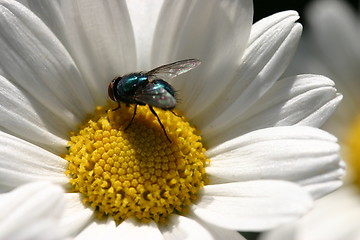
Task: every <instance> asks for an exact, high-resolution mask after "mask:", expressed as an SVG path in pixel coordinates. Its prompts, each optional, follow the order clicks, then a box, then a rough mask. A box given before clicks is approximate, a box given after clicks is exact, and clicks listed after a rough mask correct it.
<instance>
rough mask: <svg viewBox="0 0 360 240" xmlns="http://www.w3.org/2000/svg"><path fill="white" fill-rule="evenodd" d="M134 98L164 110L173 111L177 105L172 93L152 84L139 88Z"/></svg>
mask: <svg viewBox="0 0 360 240" xmlns="http://www.w3.org/2000/svg"><path fill="white" fill-rule="evenodd" d="M133 98H134V99H135V100H136V101H137V102H141V103H144V104H148V105H150V106H153V107H158V108H162V109H173V108H174V107H175V105H176V99H175V97H174V96H173V95H172V94H171V93H170V92H168V91H167V90H166V89H165V88H163V87H161V86H160V85H157V84H154V83H151V82H150V83H148V84H147V85H145V86H143V87H140V88H138V89H137V90H136V92H135V94H134V96H133Z"/></svg>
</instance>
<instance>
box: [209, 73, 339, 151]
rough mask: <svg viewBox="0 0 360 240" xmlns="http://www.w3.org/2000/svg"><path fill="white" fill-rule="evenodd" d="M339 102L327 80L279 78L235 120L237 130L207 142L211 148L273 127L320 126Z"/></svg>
mask: <svg viewBox="0 0 360 240" xmlns="http://www.w3.org/2000/svg"><path fill="white" fill-rule="evenodd" d="M341 99H342V95H340V94H339V93H337V92H336V89H335V88H334V82H333V81H331V80H330V79H328V78H326V77H323V76H319V75H298V76H294V77H289V78H286V79H282V80H280V81H277V82H276V83H275V84H274V86H273V87H272V88H271V89H270V90H269V91H268V92H267V93H266V94H265V95H264V96H263V97H262V98H260V99H259V100H258V101H257V102H256V103H255V104H254V105H253V106H252V107H251V108H250V109H249V110H248V111H246V112H245V113H244V114H243V115H242V116H241V117H240V118H238V119H236V127H233V128H231V129H228V130H227V131H223V132H222V133H220V134H218V135H217V136H216V138H211V139H209V140H207V143H208V144H209V146H214V145H215V144H217V143H221V142H224V141H227V140H229V139H232V138H235V137H237V136H240V135H242V134H245V133H248V132H250V131H254V130H257V129H262V128H267V127H274V126H291V125H305V126H312V127H320V126H321V125H322V124H323V123H324V122H325V121H326V120H327V119H328V118H329V117H330V116H331V114H332V113H333V112H334V110H335V108H336V107H337V105H338V104H339V103H340V100H341Z"/></svg>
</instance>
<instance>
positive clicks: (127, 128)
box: [125, 104, 137, 131]
mask: <svg viewBox="0 0 360 240" xmlns="http://www.w3.org/2000/svg"><path fill="white" fill-rule="evenodd" d="M136 108H137V104H135V107H134V114H133V116H132V118H131V120H130V122H129V124H128V125H127V126H126V128H125V131H126V129H128V128H129V127H130V125H131V123H132V121H133V120H134V117H135V115H136Z"/></svg>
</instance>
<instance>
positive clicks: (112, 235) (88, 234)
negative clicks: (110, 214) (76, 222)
mask: <svg viewBox="0 0 360 240" xmlns="http://www.w3.org/2000/svg"><path fill="white" fill-rule="evenodd" d="M121 238H122V236H120V235H118V234H117V232H116V224H115V222H114V221H113V220H112V219H108V220H107V221H106V222H105V221H93V222H92V223H91V224H90V225H89V226H87V227H86V228H85V229H84V230H83V231H82V232H81V233H80V234H79V235H77V236H76V237H75V238H74V239H76V240H81V239H84V240H85V239H86V240H88V239H90V240H91V239H94V240H95V239H109V240H112V239H114V240H115V239H121Z"/></svg>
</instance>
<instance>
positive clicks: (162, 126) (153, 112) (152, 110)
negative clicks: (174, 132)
mask: <svg viewBox="0 0 360 240" xmlns="http://www.w3.org/2000/svg"><path fill="white" fill-rule="evenodd" d="M148 106H149V108H150V111H151V112H152V114H154V115H155V117H156V118H157V120H158V122H159V123H160V126H161V128H162V130H163V131H164V133H165V137H166V138H167V140H169V142H170V143H172V142H171V140H170V138H169V137H168V135H167V134H166V131H165V128H164V125H163V124H162V123H161V121H160V118H159V116H158V115H157V114H156V112H155V111H154V109H153V108H152V106H150V105H148Z"/></svg>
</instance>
